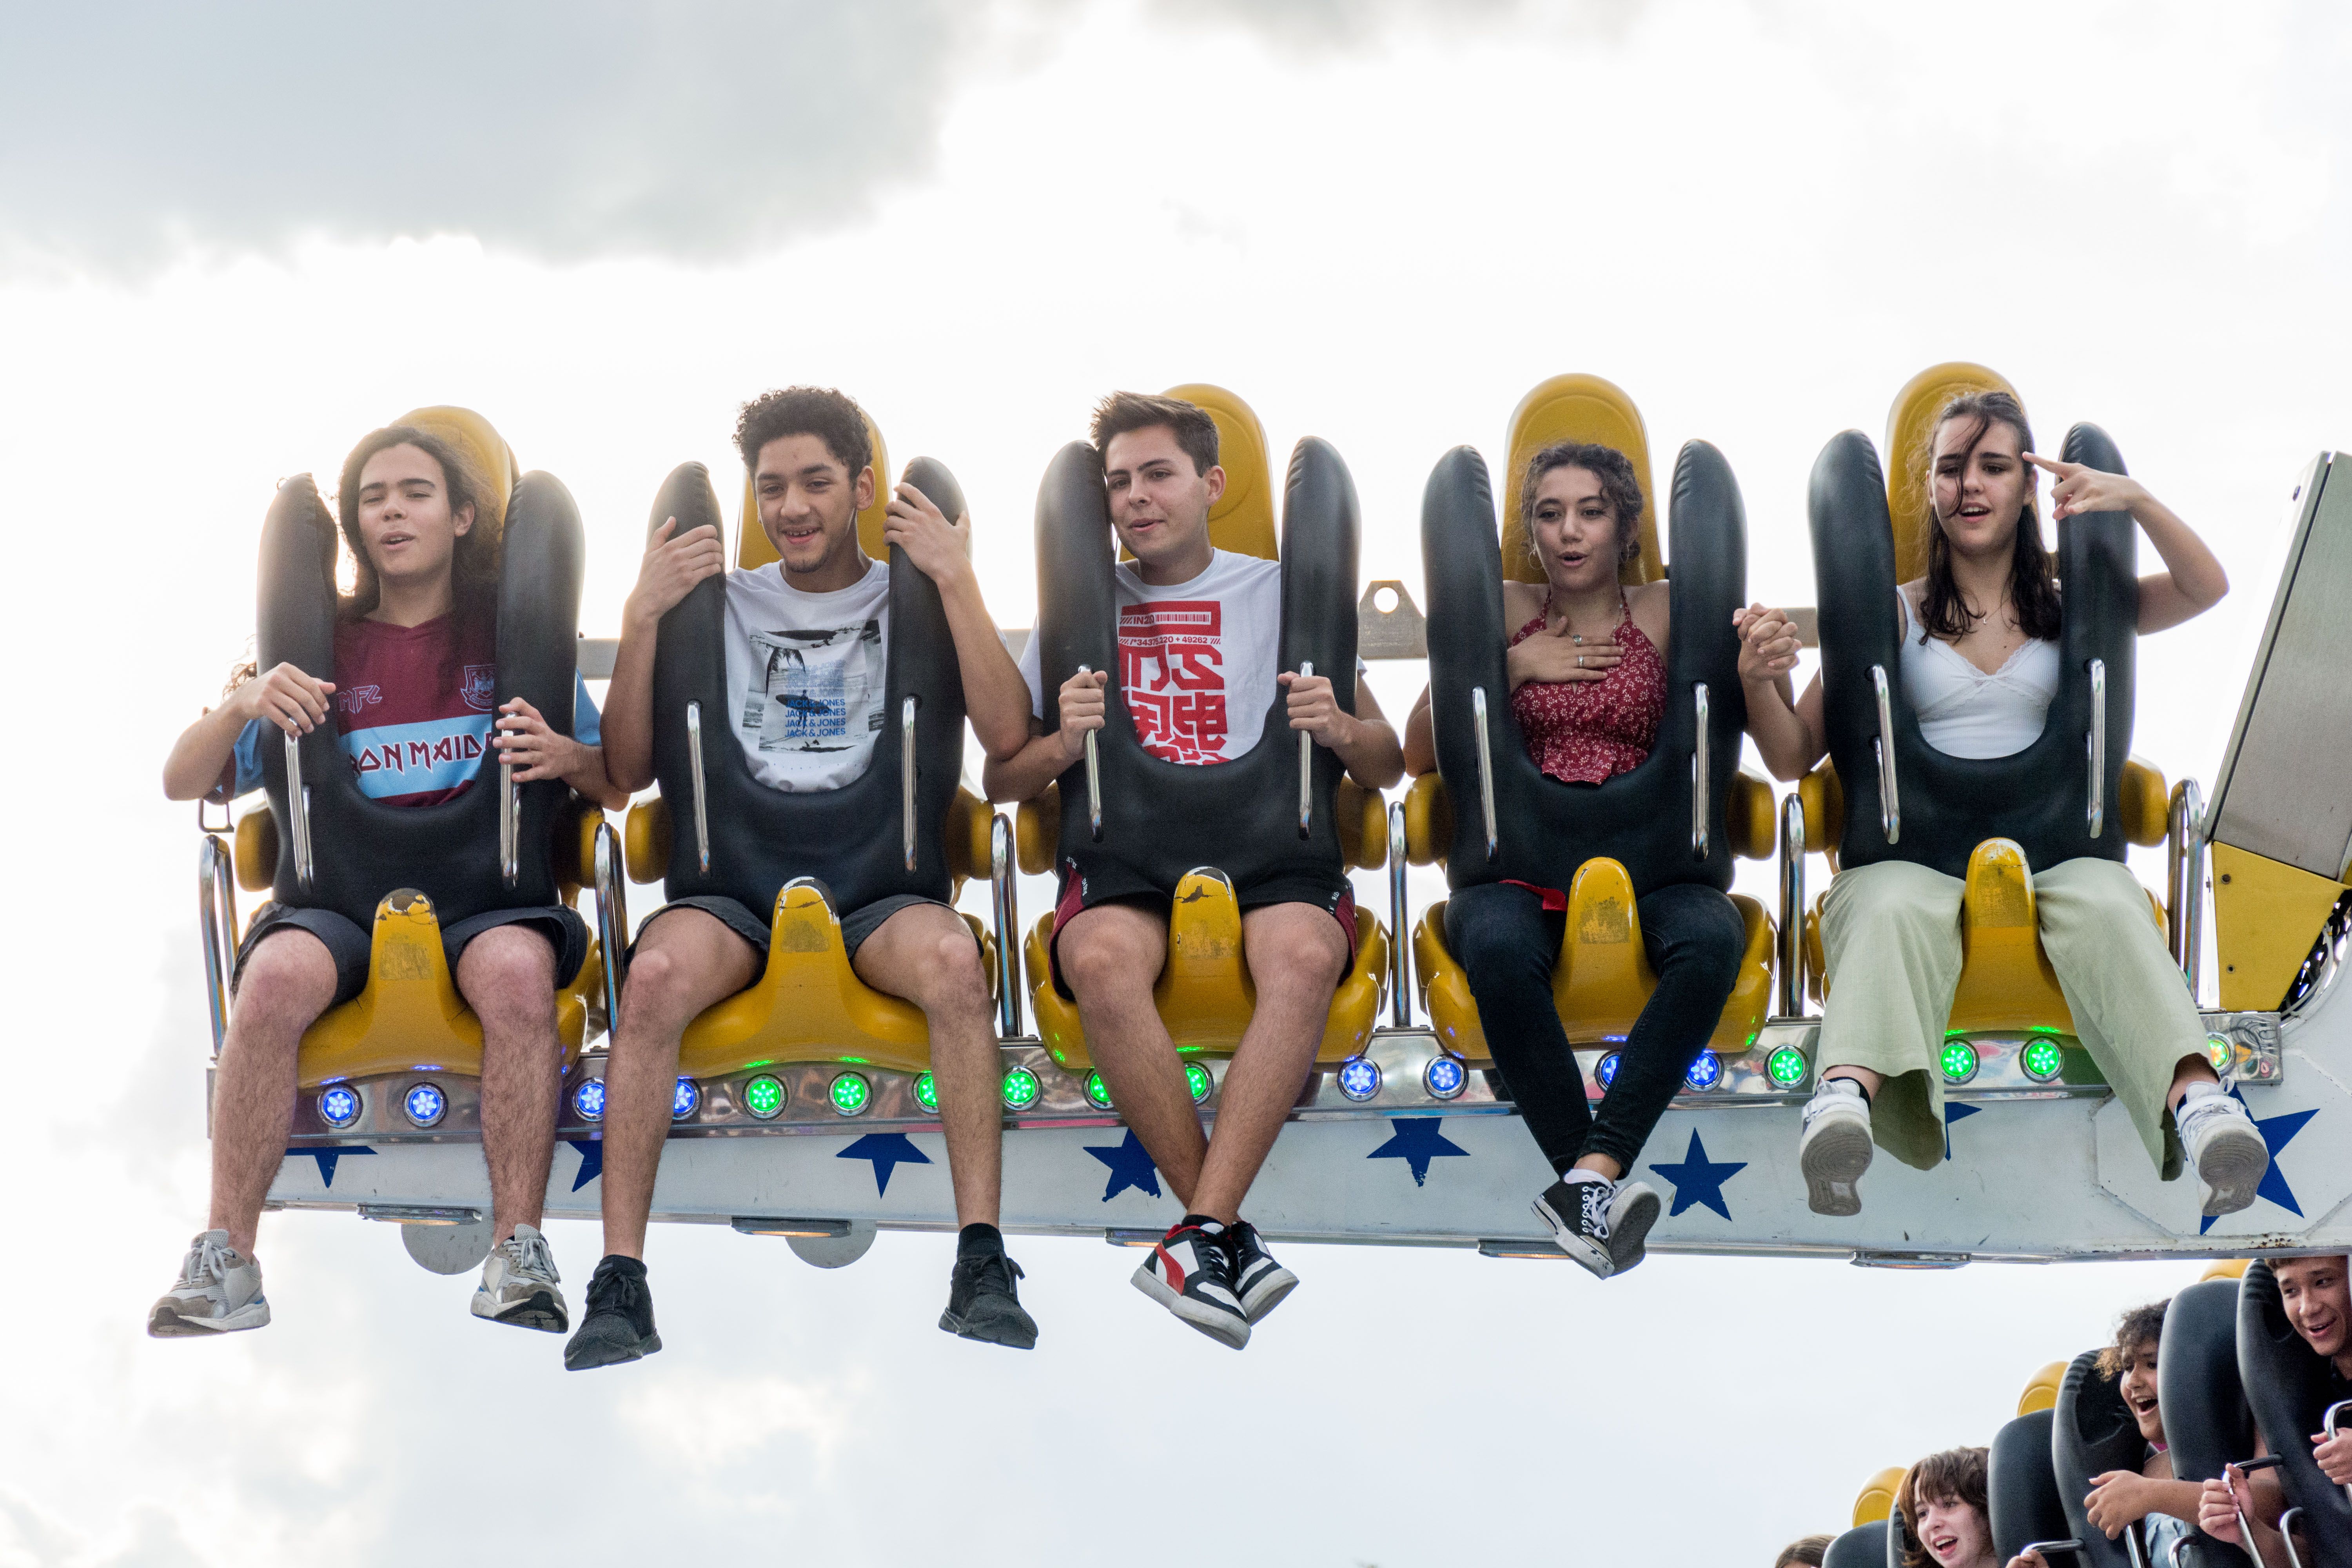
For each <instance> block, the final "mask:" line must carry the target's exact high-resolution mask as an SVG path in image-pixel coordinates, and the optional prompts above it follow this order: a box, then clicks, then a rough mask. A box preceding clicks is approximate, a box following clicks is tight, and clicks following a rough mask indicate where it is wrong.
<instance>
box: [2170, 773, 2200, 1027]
mask: <svg viewBox="0 0 2352 1568" xmlns="http://www.w3.org/2000/svg"><path fill="white" fill-rule="evenodd" d="M2166 815H2167V816H2168V822H2167V824H2166V831H2165V847H2164V927H2165V930H2164V934H2165V938H2166V943H2165V945H2166V946H2168V947H2169V948H2170V949H2171V950H2172V961H2173V962H2174V963H2178V964H2179V965H2180V973H2182V974H2183V975H2184V976H2186V977H2187V979H2188V981H2189V998H2190V1000H2192V1001H2193V1000H2195V999H2196V995H2197V984H2198V979H2199V974H2200V971H2201V970H2202V969H2203V967H2204V946H2205V792H2204V791H2203V790H2201V789H2200V788H2198V787H2197V781H2196V780H2195V779H2182V780H2181V781H2180V782H2179V784H2174V785H2173V786H2172V803H2171V810H2170V811H2169V812H2168V813H2167V814H2166Z"/></svg>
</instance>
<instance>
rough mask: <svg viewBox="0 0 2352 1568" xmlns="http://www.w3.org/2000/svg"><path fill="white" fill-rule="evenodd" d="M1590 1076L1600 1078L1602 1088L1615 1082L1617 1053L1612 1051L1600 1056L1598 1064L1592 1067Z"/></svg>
mask: <svg viewBox="0 0 2352 1568" xmlns="http://www.w3.org/2000/svg"><path fill="white" fill-rule="evenodd" d="M1592 1076H1593V1077H1594V1078H1596V1079H1600V1080H1601V1088H1602V1089H1607V1088H1608V1087H1609V1086H1610V1085H1611V1084H1612V1083H1615V1082H1616V1081H1617V1053H1616V1052H1615V1051H1612V1052H1610V1053H1609V1054H1608V1055H1607V1056H1605V1057H1602V1058H1601V1062H1600V1065H1599V1066H1597V1067H1595V1068H1593V1069H1592Z"/></svg>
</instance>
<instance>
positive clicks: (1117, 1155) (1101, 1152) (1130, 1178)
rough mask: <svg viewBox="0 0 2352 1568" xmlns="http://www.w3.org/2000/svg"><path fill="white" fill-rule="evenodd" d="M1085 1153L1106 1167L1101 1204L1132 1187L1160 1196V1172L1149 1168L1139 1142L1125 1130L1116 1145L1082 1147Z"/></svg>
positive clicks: (1146, 1153)
mask: <svg viewBox="0 0 2352 1568" xmlns="http://www.w3.org/2000/svg"><path fill="white" fill-rule="evenodd" d="M1086 1150H1087V1153H1089V1154H1092V1155H1093V1156H1094V1157H1095V1158H1096V1159H1097V1160H1100V1161H1101V1162H1102V1163H1104V1164H1106V1165H1108V1166H1109V1167H1110V1180H1109V1181H1108V1182H1105V1183H1104V1184H1103V1195H1102V1201H1103V1202H1105V1203H1108V1202H1110V1201H1111V1199H1113V1198H1115V1197H1117V1196H1118V1194H1121V1193H1123V1192H1125V1191H1127V1189H1128V1188H1129V1187H1133V1188H1134V1189H1135V1190H1136V1191H1138V1192H1141V1193H1149V1194H1151V1195H1152V1196H1153V1197H1155V1198H1156V1197H1158V1196H1159V1195H1160V1173H1159V1172H1158V1171H1156V1170H1154V1169H1153V1168H1152V1164H1151V1156H1150V1153H1149V1152H1146V1151H1145V1149H1144V1147H1143V1140H1142V1139H1140V1138H1138V1137H1137V1136H1136V1135H1135V1130H1134V1129H1133V1128H1129V1130H1128V1133H1127V1137H1126V1138H1125V1140H1123V1141H1122V1142H1117V1143H1103V1144H1094V1143H1089V1144H1087V1146H1086Z"/></svg>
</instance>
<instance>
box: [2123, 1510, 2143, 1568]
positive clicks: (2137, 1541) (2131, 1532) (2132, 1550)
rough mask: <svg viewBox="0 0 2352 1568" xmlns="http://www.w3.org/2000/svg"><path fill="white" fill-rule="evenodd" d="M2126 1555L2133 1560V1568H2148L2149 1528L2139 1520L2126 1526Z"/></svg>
mask: <svg viewBox="0 0 2352 1568" xmlns="http://www.w3.org/2000/svg"><path fill="white" fill-rule="evenodd" d="M2124 1555H2125V1556H2126V1557H2127V1558H2129V1559H2130V1560H2131V1568H2148V1562H2147V1525H2146V1524H2145V1523H2143V1522H2142V1521H2139V1520H2137V1519H2136V1520H2133V1521H2131V1522H2130V1523H2129V1524H2127V1525H2125V1526H2124Z"/></svg>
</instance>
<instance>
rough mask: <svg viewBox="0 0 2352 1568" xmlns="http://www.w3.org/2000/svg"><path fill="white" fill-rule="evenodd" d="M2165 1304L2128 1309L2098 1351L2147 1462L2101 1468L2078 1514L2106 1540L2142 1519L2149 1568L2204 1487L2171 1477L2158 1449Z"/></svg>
mask: <svg viewBox="0 0 2352 1568" xmlns="http://www.w3.org/2000/svg"><path fill="white" fill-rule="evenodd" d="M2168 1305H2170V1303H2169V1302H2167V1301H2158V1302H2154V1303H2152V1304H2150V1305H2148V1306H2146V1307H2134V1308H2133V1309H2132V1310H2130V1311H2128V1312H2126V1313H2125V1314H2124V1315H2123V1317H2122V1318H2121V1319H2120V1320H2119V1321H2117V1322H2116V1337H2115V1340H2114V1342H2112V1343H2111V1344H2109V1345H2108V1346H2107V1347H2106V1348H2105V1349H2104V1350H2102V1351H2101V1352H2099V1373H2100V1375H2101V1376H2103V1377H2105V1379H2106V1380H2107V1381H2108V1382H2110V1383H2119V1384H2120V1388H2121V1392H2122V1394H2123V1396H2124V1404H2125V1405H2126V1407H2127V1408H2128V1409H2129V1410H2130V1411H2131V1413H2132V1419H2133V1420H2135V1421H2136V1422H2137V1423H2138V1424H2139V1435H2140V1436H2142V1437H2144V1438H2146V1439H2147V1458H2146V1460H2145V1461H2144V1462H2143V1463H2142V1464H2141V1466H2140V1468H2138V1469H2137V1470H2109V1471H2107V1472H2105V1474H2103V1475H2096V1476H2093V1477H2092V1478H2091V1495H2090V1496H2089V1497H2087V1498H2085V1499H2084V1503H2083V1508H2084V1512H2085V1513H2086V1514H2088V1515H2089V1516H2090V1521H2091V1522H2092V1523H2093V1524H2094V1525H2096V1526H2097V1527H2098V1528H2099V1529H2100V1530H2101V1531H2105V1534H2106V1537H2107V1539H2108V1540H2110V1541H2114V1540H2116V1539H2117V1538H2119V1537H2120V1536H2121V1535H2122V1534H2123V1532H2124V1531H2125V1530H2126V1529H2127V1528H2128V1527H2129V1526H2130V1525H2131V1524H2132V1523H2133V1522H2134V1521H2141V1520H2145V1521H2147V1558H2148V1562H2149V1563H2151V1564H2152V1565H2153V1568H2172V1563H2173V1553H2174V1552H2175V1550H2176V1549H2177V1548H2178V1547H2179V1544H2180V1542H2181V1541H2182V1540H2183V1539H2184V1538H2185V1537H2187V1535H2188V1534H2189V1530H2190V1528H2191V1521H2194V1520H2195V1519H2196V1517H2197V1510H2198V1505H2199V1502H2200V1500H2201V1498H2202V1496H2203V1492H2204V1489H2203V1488H2202V1487H2200V1485H2199V1484H2198V1483H2197V1482H2195V1481H2177V1480H2175V1479H2172V1456H2171V1454H2170V1453H2168V1451H2167V1450H2166V1448H2165V1442H2164V1411H2163V1408H2162V1406H2161V1405H2158V1402H2157V1379H2156V1355H2157V1347H2158V1342H2160V1341H2161V1340H2162V1339H2163V1337H2164V1309H2165V1308H2166V1307H2167V1306H2168ZM2017 1563H2025V1564H2026V1565H2027V1568H2057V1565H2056V1564H2052V1563H2043V1562H2042V1554H2041V1553H2040V1552H2026V1553H2024V1554H2022V1555H2021V1557H2018V1558H2013V1559H2011V1564H2012V1568H2015V1564H2017Z"/></svg>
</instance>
